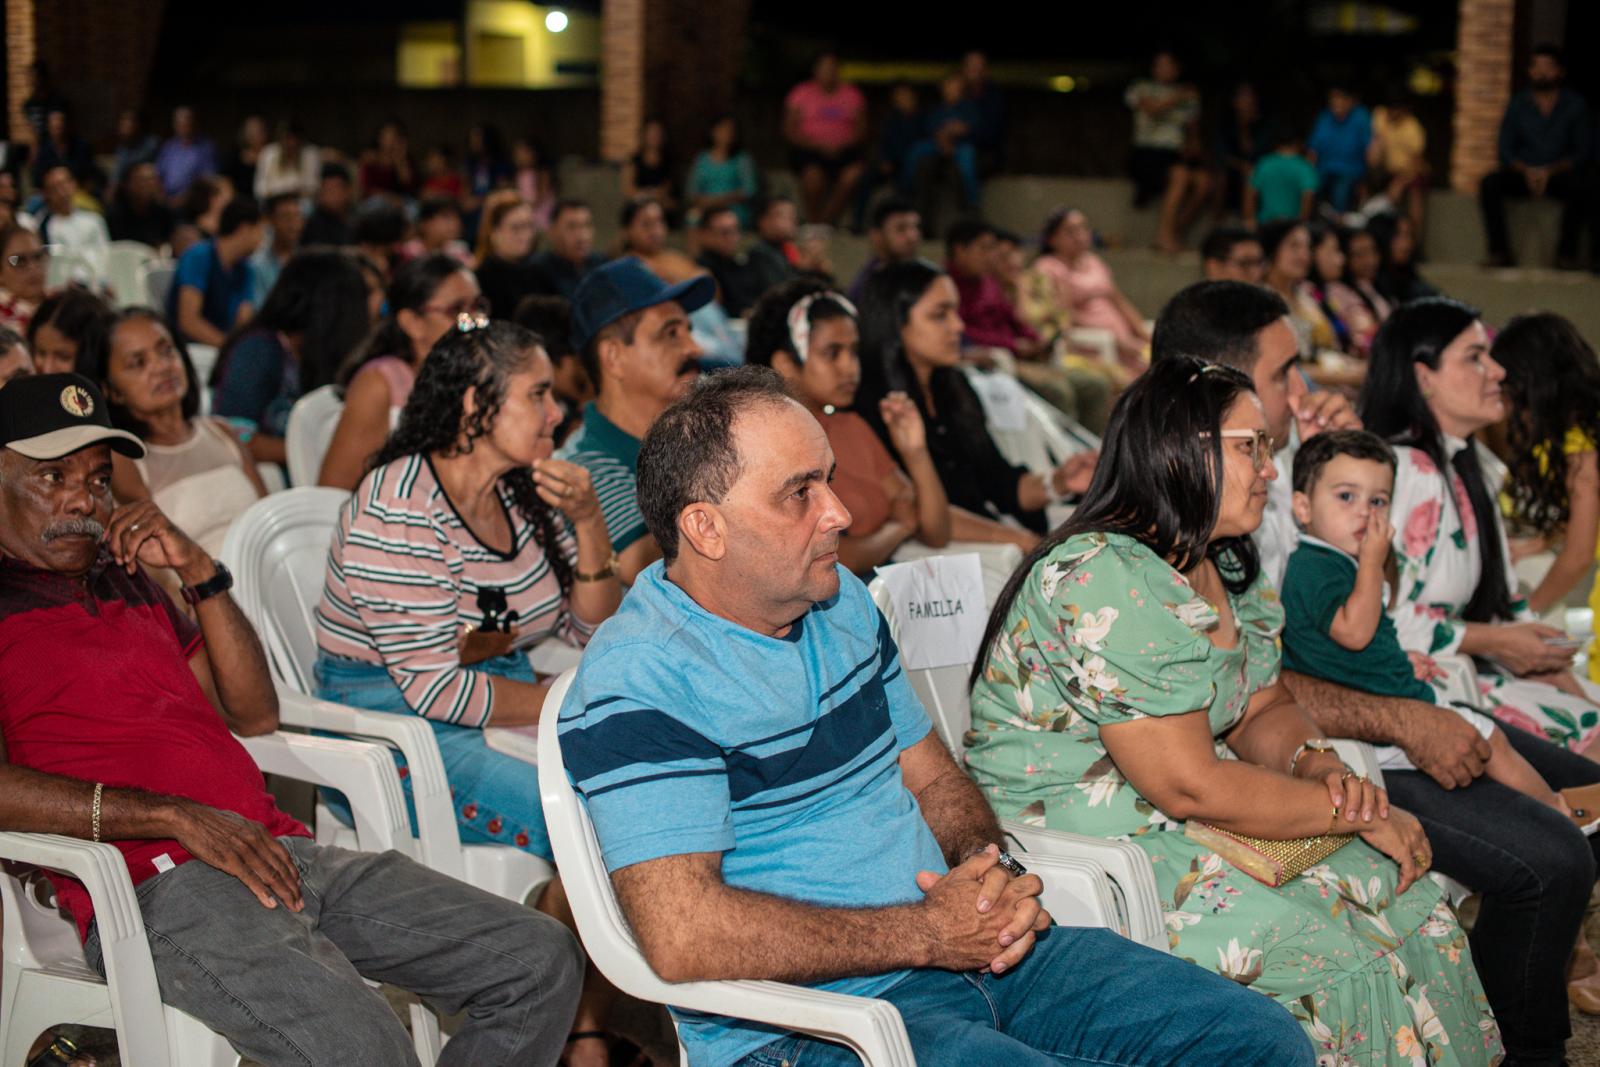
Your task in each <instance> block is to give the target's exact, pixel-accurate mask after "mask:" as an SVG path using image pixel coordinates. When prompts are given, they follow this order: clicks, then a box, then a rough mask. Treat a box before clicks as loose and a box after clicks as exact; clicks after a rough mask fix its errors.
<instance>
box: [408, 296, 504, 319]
mask: <svg viewBox="0 0 1600 1067" xmlns="http://www.w3.org/2000/svg"><path fill="white" fill-rule="evenodd" d="M417 310H418V311H432V312H434V313H436V314H439V315H443V316H444V317H445V318H447V319H451V320H455V321H459V320H460V319H461V317H462V316H463V315H471V316H472V317H473V318H487V317H488V315H489V298H488V297H486V296H475V297H472V298H471V299H470V300H458V301H456V302H455V303H454V304H423V305H422V306H421V307H420V308H418V309H417Z"/></svg>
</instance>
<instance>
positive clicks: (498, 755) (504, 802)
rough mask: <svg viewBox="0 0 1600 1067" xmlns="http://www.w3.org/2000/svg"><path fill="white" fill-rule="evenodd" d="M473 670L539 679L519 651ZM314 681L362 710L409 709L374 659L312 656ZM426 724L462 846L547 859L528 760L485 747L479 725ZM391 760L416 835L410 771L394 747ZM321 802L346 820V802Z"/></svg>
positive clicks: (546, 837)
mask: <svg viewBox="0 0 1600 1067" xmlns="http://www.w3.org/2000/svg"><path fill="white" fill-rule="evenodd" d="M474 669H475V670H480V671H483V672H485V673H486V674H492V675H494V676H495V677H497V678H510V679H512V680H514V681H518V682H528V683H530V684H531V683H533V682H536V681H538V677H537V676H536V675H535V674H534V672H533V667H532V666H531V665H530V664H529V663H528V657H527V656H525V655H523V654H522V653H520V652H514V653H511V654H510V655H505V656H499V657H497V658H495V659H492V660H486V661H484V662H483V663H480V664H477V665H475V667H474ZM316 679H317V693H316V695H317V696H318V697H319V698H321V699H323V700H331V701H333V702H334V703H336V704H346V705H349V706H350V707H352V708H361V709H363V710H365V711H382V712H388V713H390V714H393V715H413V714H415V712H413V711H412V710H411V705H409V704H407V703H406V698H405V694H404V693H402V692H401V691H400V687H399V686H398V685H396V684H395V683H394V679H393V678H391V677H389V672H388V670H386V669H385V668H383V667H380V666H377V665H375V664H371V663H361V662H358V661H357V660H352V659H345V658H344V657H342V656H330V655H328V654H326V653H318V654H317V667H316ZM425 721H426V722H427V724H428V725H429V726H431V727H432V728H433V736H434V737H435V738H436V739H437V740H438V742H439V757H440V758H441V759H442V760H443V761H444V773H445V777H446V778H447V779H448V780H449V782H450V796H451V798H452V799H453V801H454V803H455V809H456V830H457V832H458V833H459V834H460V836H461V843H462V844H464V845H483V844H492V845H510V846H511V847H512V848H520V849H522V850H523V851H524V852H531V853H532V854H533V855H535V856H539V857H542V858H543V859H546V860H552V861H553V860H554V856H553V854H552V853H551V851H550V834H549V831H548V830H546V829H545V824H544V809H543V808H542V807H541V806H540V804H539V773H538V771H537V770H536V769H535V768H534V767H533V765H532V764H529V763H525V762H523V761H522V760H519V759H517V758H516V757H515V756H508V755H506V754H505V753H504V752H496V751H495V750H494V749H492V748H490V747H489V746H488V744H487V743H485V741H484V738H483V731H482V730H480V729H477V728H475V727H471V726H456V725H455V724H453V723H448V722H439V721H437V720H435V719H427V720H425ZM394 761H395V765H396V766H397V767H399V769H400V784H401V786H403V787H404V789H405V794H406V807H407V808H408V809H409V811H410V814H411V831H412V833H415V832H416V828H417V827H416V821H417V816H416V809H415V807H414V806H413V805H412V803H411V776H410V774H409V772H408V770H407V768H406V761H405V757H403V756H401V755H400V753H398V752H396V753H394ZM323 799H324V800H325V801H326V802H327V804H328V807H329V808H330V809H332V811H333V813H334V814H335V815H337V816H338V817H339V818H340V819H341V820H343V821H344V822H345V823H347V824H348V823H350V822H351V818H350V806H349V805H348V804H347V803H346V802H345V799H344V797H343V796H342V795H340V794H338V793H335V792H333V791H331V790H324V791H323Z"/></svg>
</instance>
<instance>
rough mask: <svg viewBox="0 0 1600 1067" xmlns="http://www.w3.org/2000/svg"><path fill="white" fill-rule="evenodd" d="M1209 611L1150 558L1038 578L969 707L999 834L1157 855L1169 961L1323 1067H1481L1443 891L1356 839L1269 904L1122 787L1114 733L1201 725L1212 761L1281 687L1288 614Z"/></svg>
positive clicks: (1050, 562)
mask: <svg viewBox="0 0 1600 1067" xmlns="http://www.w3.org/2000/svg"><path fill="white" fill-rule="evenodd" d="M1229 603H1230V606H1231V607H1232V609H1233V614H1234V617H1235V618H1236V619H1237V621H1238V627H1239V640H1238V642H1237V643H1236V644H1235V646H1234V648H1232V649H1223V648H1218V647H1216V646H1215V645H1213V644H1212V643H1211V642H1210V641H1209V640H1208V639H1207V638H1206V631H1207V630H1209V629H1210V628H1211V627H1213V626H1215V625H1216V624H1217V621H1218V616H1217V612H1216V609H1215V608H1214V607H1213V606H1212V605H1211V604H1210V603H1209V602H1208V601H1206V600H1205V599H1204V598H1202V597H1200V596H1199V595H1198V594H1196V593H1195V591H1194V589H1193V588H1191V587H1190V585H1189V583H1188V581H1187V580H1185V579H1184V577H1183V576H1182V575H1181V574H1179V573H1178V572H1177V571H1175V570H1173V569H1172V568H1171V567H1170V566H1168V565H1167V564H1166V563H1165V562H1164V561H1163V560H1161V559H1159V558H1157V557H1156V556H1155V554H1154V553H1152V552H1151V551H1150V550H1149V549H1148V548H1146V547H1145V546H1144V545H1142V544H1140V543H1139V542H1138V541H1135V540H1133V539H1132V538H1128V537H1124V536H1121V535H1116V534H1080V535H1077V536H1075V537H1072V538H1069V539H1068V540H1067V541H1066V542H1064V543H1063V544H1061V545H1060V546H1058V547H1057V548H1056V550H1055V551H1054V552H1052V553H1051V554H1050V555H1049V556H1047V557H1046V558H1045V559H1043V560H1041V561H1040V562H1039V563H1038V564H1037V565H1035V567H1034V569H1033V571H1032V573H1031V574H1030V575H1029V576H1028V581H1027V583H1026V584H1025V585H1024V586H1023V587H1022V589H1021V591H1020V592H1019V594H1018V596H1017V600H1016V602H1015V603H1014V604H1013V605H1012V608H1011V611H1010V613H1009V614H1008V615H1007V617H1006V621H1005V627H1004V629H1003V631H1002V633H1001V635H1000V638H999V640H998V641H997V643H996V645H995V648H994V650H993V652H991V653H990V656H989V660H988V662H987V663H986V665H985V668H984V675H983V678H982V679H981V680H980V681H979V682H978V684H977V686H976V687H975V688H974V690H973V694H972V716H973V729H972V732H971V733H969V734H968V735H967V745H968V753H967V762H968V764H969V766H970V768H971V770H972V773H973V776H974V777H975V778H976V779H977V781H978V783H979V785H980V786H982V787H983V789H984V792H985V793H986V794H987V795H988V797H989V800H990V802H991V803H992V804H993V805H994V807H995V810H996V811H997V812H999V814H1000V816H1001V817H1002V818H1015V819H1021V820H1023V821H1025V822H1030V823H1034V824H1035V825H1040V826H1046V827H1049V828H1051V829H1057V830H1071V831H1074V832H1076V833H1082V834H1094V835H1098V836H1102V837H1112V838H1118V839H1122V840H1131V841H1133V842H1135V843H1137V844H1138V845H1139V846H1140V847H1142V848H1143V849H1144V850H1145V851H1146V852H1147V853H1148V854H1149V856H1150V861H1151V863H1152V865H1153V866H1154V868H1155V875H1156V882H1157V885H1158V887H1159V889H1160V892H1161V897H1162V902H1163V905H1164V908H1165V910H1166V921H1167V930H1168V941H1169V944H1170V945H1171V949H1172V952H1173V953H1174V954H1175V955H1178V956H1180V957H1182V958H1184V959H1187V960H1189V961H1191V962H1193V963H1195V964H1198V965H1199V966H1201V967H1206V968H1208V969H1212V970H1215V971H1217V972H1218V973H1219V974H1222V975H1224V976H1225V977H1228V978H1231V979H1233V980H1234V981H1236V982H1239V983H1240V984H1241V985H1248V986H1250V987H1251V988H1253V989H1255V990H1257V991H1259V992H1261V993H1264V994H1266V995H1267V996H1270V997H1272V998H1274V999H1276V1000H1278V1001H1279V1002H1280V1003H1282V1004H1283V1005H1284V1007H1286V1008H1287V1009H1288V1010H1289V1011H1290V1012H1291V1013H1292V1014H1293V1015H1294V1016H1295V1018H1297V1019H1299V1020H1300V1023H1301V1025H1302V1026H1304V1027H1305V1030H1306V1033H1307V1034H1309V1035H1310V1037H1311V1039H1312V1041H1313V1042H1314V1043H1315V1044H1316V1046H1317V1050H1318V1060H1317V1062H1318V1064H1319V1065H1325V1067H1340V1065H1345V1064H1350V1065H1356V1064H1359V1065H1362V1067H1366V1065H1377V1064H1395V1065H1399V1064H1416V1065H1429V1064H1450V1065H1454V1064H1460V1065H1466V1064H1486V1063H1490V1062H1492V1061H1493V1060H1494V1059H1495V1058H1496V1057H1497V1056H1498V1054H1499V1051H1500V1032H1499V1028H1498V1027H1497V1026H1496V1025H1495V1021H1494V1017H1493V1015H1492V1014H1491V1013H1490V1010H1489V1006H1488V1001H1487V1000H1486V998H1485V997H1484V994H1483V989H1482V987H1481V986H1480V984H1479V982H1478V975H1477V972H1476V971H1475V970H1474V969H1473V966H1472V957H1471V954H1470V952H1469V951H1468V949H1467V941H1466V935H1465V934H1463V933H1462V931H1461V928H1460V926H1459V925H1457V923H1456V919H1455V916H1454V914H1453V913H1452V912H1451V910H1450V906H1449V904H1448V903H1447V902H1446V901H1445V900H1444V899H1442V897H1441V895H1440V893H1439V890H1438V888H1437V887H1436V886H1435V885H1434V884H1433V882H1432V881H1431V880H1426V879H1425V880H1423V881H1421V882H1419V883H1418V884H1417V885H1415V886H1412V887H1411V888H1410V889H1409V890H1407V891H1406V893H1405V894H1404V895H1403V896H1399V897H1397V896H1396V895H1395V883H1396V881H1397V880H1398V877H1399V868H1397V867H1396V866H1395V865H1394V864H1393V863H1392V862H1390V861H1389V860H1388V859H1387V858H1385V857H1384V856H1382V855H1381V854H1380V853H1378V852H1376V851H1375V850H1373V849H1371V848H1369V847H1368V846H1367V845H1366V844H1364V843H1363V842H1360V841H1356V842H1353V843H1351V844H1349V845H1346V846H1345V847H1344V848H1342V849H1340V850H1339V851H1338V852H1336V853H1334V855H1333V856H1331V857H1329V858H1328V860H1327V861H1325V862H1324V863H1322V864H1319V865H1318V866H1316V867H1313V868H1312V869H1311V870H1309V871H1307V872H1306V873H1305V874H1304V875H1302V876H1301V877H1300V878H1298V879H1296V880H1295V881H1293V882H1291V883H1289V884H1288V885H1285V886H1283V887H1281V888H1278V889H1272V888H1269V887H1268V886H1265V885H1262V884H1261V883H1260V882H1257V881H1255V880H1254V879H1253V878H1251V877H1250V876H1249V875H1247V874H1245V873H1244V872H1242V871H1239V870H1237V869H1235V868H1233V867H1232V866H1230V865H1229V864H1227V863H1226V862H1224V861H1223V860H1222V859H1221V858H1220V857H1218V856H1217V855H1216V854H1215V853H1213V852H1211V851H1210V850H1208V849H1206V848H1204V847H1202V846H1200V845H1198V844H1196V843H1195V842H1193V841H1191V840H1190V839H1189V838H1187V837H1185V836H1184V834H1183V824H1182V823H1179V822H1175V821H1174V820H1172V819H1169V818H1167V817H1166V816H1165V815H1164V814H1162V813H1161V812H1160V811H1159V810H1157V809H1156V807H1155V806H1154V805H1153V804H1151V803H1150V802H1149V801H1148V800H1146V799H1145V798H1144V797H1142V796H1140V795H1139V794H1138V793H1137V792H1135V791H1134V789H1133V788H1132V787H1131V786H1130V785H1129V784H1128V783H1127V781H1126V780H1125V779H1124V778H1123V777H1122V775H1121V774H1120V773H1118V771H1117V768H1116V766H1115V764H1113V763H1112V762H1111V759H1110V757H1109V756H1107V755H1106V750H1105V748H1104V746H1103V745H1102V744H1101V742H1100V736H1099V734H1100V727H1101V725H1103V724H1113V723H1120V722H1128V721H1130V720H1133V719H1137V718H1142V717H1144V716H1147V715H1182V714H1186V713H1190V712H1195V711H1199V710H1201V709H1205V711H1206V713H1207V715H1208V717H1209V719H1210V723H1211V732H1212V735H1213V736H1214V737H1217V738H1218V740H1217V741H1216V747H1217V754H1218V756H1219V757H1222V758H1229V759H1231V758H1234V757H1233V756H1232V754H1231V752H1229V750H1228V749H1227V747H1226V745H1225V744H1224V742H1223V741H1222V740H1221V735H1222V734H1224V733H1226V731H1227V730H1228V729H1229V728H1230V727H1231V726H1232V725H1233V724H1234V723H1236V722H1238V721H1239V719H1240V717H1241V716H1242V715H1243V714H1244V711H1245V706H1246V704H1247V703H1248V701H1249V699H1250V696H1251V695H1252V694H1253V693H1255V692H1256V691H1257V690H1259V689H1262V688H1264V687H1266V686H1268V685H1270V684H1272V682H1273V681H1275V680H1276V678H1277V676H1278V658H1279V652H1278V634H1279V632H1280V631H1281V630H1282V628H1283V611H1282V608H1281V607H1280V606H1279V604H1278V597H1277V594H1276V592H1274V591H1273V589H1272V586H1271V584H1270V583H1269V582H1268V581H1267V580H1265V579H1262V580H1260V581H1257V582H1256V584H1255V585H1253V586H1251V587H1250V588H1249V589H1248V590H1246V591H1245V592H1244V593H1243V594H1241V595H1238V596H1234V597H1230V598H1229Z"/></svg>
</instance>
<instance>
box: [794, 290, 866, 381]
mask: <svg viewBox="0 0 1600 1067" xmlns="http://www.w3.org/2000/svg"><path fill="white" fill-rule="evenodd" d="M819 300H831V301H833V302H834V303H835V304H838V305H839V306H840V307H841V308H843V309H844V312H845V314H846V315H849V316H850V317H851V318H852V319H859V318H860V317H861V314H860V312H858V311H856V306H855V305H854V304H852V303H850V301H849V300H846V299H845V298H844V296H843V295H842V294H840V293H836V292H834V291H833V290H831V289H824V290H822V291H821V292H817V293H807V294H806V295H805V296H803V297H801V298H800V299H799V300H797V301H795V305H794V307H792V308H790V309H789V343H790V344H792V345H794V358H795V359H796V360H798V361H799V362H801V363H804V362H805V361H806V352H807V350H809V348H810V347H811V307H812V305H813V304H815V303H816V302H817V301H819Z"/></svg>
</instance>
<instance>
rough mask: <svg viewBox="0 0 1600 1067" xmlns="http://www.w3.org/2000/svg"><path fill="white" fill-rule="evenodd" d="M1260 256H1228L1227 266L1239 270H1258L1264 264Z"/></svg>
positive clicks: (1264, 260) (1264, 261) (1263, 259)
mask: <svg viewBox="0 0 1600 1067" xmlns="http://www.w3.org/2000/svg"><path fill="white" fill-rule="evenodd" d="M1266 262H1267V261H1266V259H1265V258H1264V257H1262V256H1229V257H1228V266H1230V267H1238V268H1239V269H1240V270H1260V269H1261V268H1262V266H1263V265H1264V264H1265V263H1266Z"/></svg>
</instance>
